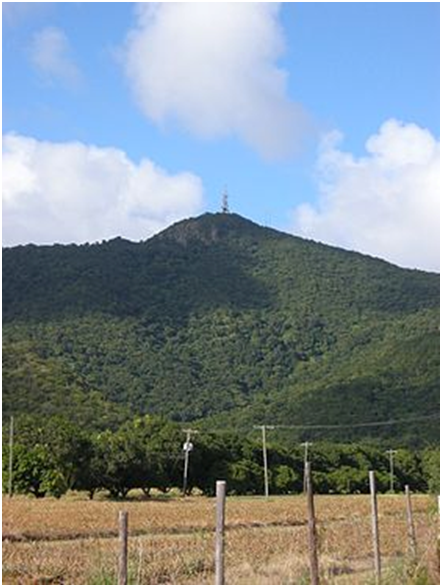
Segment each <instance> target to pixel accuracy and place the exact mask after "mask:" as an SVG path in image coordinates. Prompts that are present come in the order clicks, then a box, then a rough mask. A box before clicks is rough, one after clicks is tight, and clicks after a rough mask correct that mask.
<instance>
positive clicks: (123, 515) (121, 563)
mask: <svg viewBox="0 0 442 587" xmlns="http://www.w3.org/2000/svg"><path fill="white" fill-rule="evenodd" d="M127 529H128V514H127V512H123V511H120V512H118V542H119V553H118V585H127Z"/></svg>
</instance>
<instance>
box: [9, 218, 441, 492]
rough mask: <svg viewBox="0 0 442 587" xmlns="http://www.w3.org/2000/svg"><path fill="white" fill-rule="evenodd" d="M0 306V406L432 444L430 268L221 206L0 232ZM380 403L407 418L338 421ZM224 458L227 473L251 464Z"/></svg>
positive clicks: (80, 417)
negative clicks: (103, 229) (44, 238)
mask: <svg viewBox="0 0 442 587" xmlns="http://www.w3.org/2000/svg"><path fill="white" fill-rule="evenodd" d="M3 320H4V324H3V402H4V403H3V415H4V417H5V418H7V417H8V416H9V415H10V414H14V415H15V416H18V415H20V414H29V413H32V414H35V415H40V416H52V415H57V414H62V415H64V417H66V418H67V419H68V420H69V421H70V422H72V423H74V424H76V425H79V426H81V427H83V428H84V429H85V430H88V431H97V430H102V431H106V430H110V431H112V433H113V432H115V431H116V430H117V429H119V428H120V426H121V425H122V424H123V423H124V422H127V421H129V420H130V419H131V418H133V417H135V416H137V415H144V414H157V415H160V416H164V417H167V418H169V419H171V420H173V421H175V422H189V421H193V422H195V421H197V422H199V423H200V424H204V426H205V427H206V428H212V429H213V428H215V429H218V428H221V429H227V430H230V431H232V432H233V431H235V430H236V431H241V433H242V434H244V433H247V434H249V433H250V432H251V430H252V425H253V424H260V423H272V424H286V425H292V426H293V425H296V424H298V425H305V424H308V425H312V424H313V425H314V424H345V425H348V426H349V427H348V428H344V429H340V430H334V431H333V430H332V431H330V430H328V431H322V432H321V431H319V430H318V431H308V432H307V431H302V430H298V431H296V430H292V432H291V433H289V432H282V431H281V432H278V433H276V431H275V434H276V437H275V438H276V439H277V440H278V442H280V443H282V444H285V445H286V446H290V445H292V444H293V443H294V442H297V441H299V440H302V439H306V438H309V439H312V438H313V439H315V440H321V439H328V440H333V441H335V442H341V441H362V440H364V441H369V440H370V441H372V442H381V443H382V442H383V443H384V444H385V445H386V444H388V446H389V447H390V446H391V443H394V445H395V446H398V445H401V446H408V447H410V448H421V447H425V446H428V445H433V444H436V443H438V439H439V423H438V421H437V420H427V421H424V423H423V422H422V421H421V420H419V417H420V416H426V415H429V414H434V413H438V405H439V334H438V326H439V276H438V275H436V274H430V273H425V272H422V271H412V270H405V269H400V268H398V267H395V266H393V265H390V264H388V263H386V262H384V261H381V260H379V259H373V258H370V257H367V256H363V255H360V254H357V253H351V252H347V251H343V250H340V249H335V248H332V247H327V246H325V245H321V244H318V243H314V242H311V241H306V240H303V239H299V238H296V237H292V236H289V235H285V234H282V233H279V232H277V231H274V230H271V229H267V228H263V227H259V226H257V225H256V224H253V223H252V222H250V221H248V220H245V219H243V218H241V217H239V216H237V215H235V214H229V215H226V214H215V215H213V214H205V215H203V216H201V217H199V218H197V219H192V220H187V221H183V222H180V223H178V224H176V225H174V226H172V227H170V228H169V229H167V230H166V231H164V232H163V233H161V234H160V235H158V236H156V237H154V238H152V239H150V240H148V241H145V242H141V243H138V244H135V243H130V242H128V241H125V240H122V239H115V240H112V241H109V242H103V243H101V244H93V245H89V244H88V245H82V246H76V245H70V246H60V245H56V246H51V247H43V246H42V247H37V246H33V245H28V246H24V247H14V248H11V249H4V250H3ZM415 418H416V420H414V419H415ZM392 419H393V420H402V419H407V420H408V419H411V420H412V421H410V422H409V423H401V424H397V425H395V426H388V427H374V428H351V427H350V425H352V424H355V423H360V422H367V421H375V422H376V421H384V420H392ZM241 462H242V461H241V459H239V461H238V462H236V463H235V466H234V470H235V474H236V475H237V477H238V479H239V480H240V479H241V478H242V477H244V478H247V476H250V475H252V476H253V474H252V473H253V471H252V472H251V471H250V470H249V469H247V470H245V469H244V468H243V467H242V465H241ZM232 466H233V465H232ZM284 466H285V463H281V467H284ZM278 478H279V479H280V483H281V484H282V485H284V483H285V484H289V483H290V482H291V473H290V472H289V471H288V470H287V469H284V468H281V470H280V471H279V473H278Z"/></svg>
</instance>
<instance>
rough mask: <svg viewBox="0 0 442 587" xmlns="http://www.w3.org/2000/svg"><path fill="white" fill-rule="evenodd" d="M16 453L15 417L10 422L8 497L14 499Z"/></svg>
mask: <svg viewBox="0 0 442 587" xmlns="http://www.w3.org/2000/svg"><path fill="white" fill-rule="evenodd" d="M13 451H14V416H11V419H10V421H9V467H8V496H9V497H12V459H13Z"/></svg>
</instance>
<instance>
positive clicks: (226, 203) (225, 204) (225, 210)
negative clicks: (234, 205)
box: [221, 188, 230, 214]
mask: <svg viewBox="0 0 442 587" xmlns="http://www.w3.org/2000/svg"><path fill="white" fill-rule="evenodd" d="M221 212H222V213H223V214H229V212H230V210H229V194H228V192H227V188H224V191H223V199H222V206H221Z"/></svg>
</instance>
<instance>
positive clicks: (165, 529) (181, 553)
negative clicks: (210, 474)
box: [3, 496, 438, 585]
mask: <svg viewBox="0 0 442 587" xmlns="http://www.w3.org/2000/svg"><path fill="white" fill-rule="evenodd" d="M429 505H430V498H428V497H426V496H414V497H413V506H414V511H415V518H416V519H415V523H416V528H417V538H418V543H419V545H420V546H421V561H423V558H422V557H423V553H424V552H426V551H427V550H428V549H429V548H430V545H433V547H434V545H435V544H436V542H437V540H436V536H435V530H434V527H435V523H434V519H432V517H431V515H430V514H429ZM121 509H126V510H127V511H128V512H129V527H130V535H131V539H130V552H129V560H130V569H129V571H130V579H131V583H133V584H146V585H149V584H150V585H152V584H169V585H186V584H189V585H194V584H207V585H208V584H213V571H214V569H213V541H214V538H213V528H214V513H215V504H214V500H212V499H207V498H202V497H198V498H187V499H185V500H182V499H173V500H169V501H154V500H151V501H144V502H124V503H121V502H120V503H118V502H107V501H93V502H91V501H88V500H85V499H82V498H79V497H76V498H72V497H71V498H64V499H61V500H53V499H44V500H35V499H31V498H19V497H18V498H14V499H12V500H8V499H7V498H5V499H4V500H3V537H4V541H3V573H4V574H3V580H4V584H36V583H39V584H73V585H79V584H115V571H116V560H117V547H118V545H117V540H116V529H117V515H118V511H119V510H121ZM316 511H317V516H318V532H319V538H320V565H321V572H322V574H323V578H324V582H327V583H329V584H353V585H354V584H368V583H369V581H370V578H371V576H372V572H371V568H372V565H371V526H370V502H369V498H368V496H354V497H328V496H318V497H317V498H316ZM379 512H380V532H381V540H382V545H381V546H382V555H383V560H384V563H385V565H386V566H389V567H391V568H392V569H395V568H396V566H397V565H398V564H399V562H401V564H402V562H403V561H405V560H406V559H405V554H406V551H407V542H406V535H407V534H406V526H405V503H404V500H403V499H402V498H401V497H400V496H381V497H380V499H379ZM305 515H306V507H305V500H304V499H303V497H281V498H271V499H270V500H269V501H266V500H264V499H259V498H258V499H257V498H235V499H234V498H229V499H228V502H227V524H228V529H227V544H226V580H227V583H228V584H231V585H235V584H236V585H244V584H249V585H296V584H297V585H300V584H306V583H308V582H309V581H308V567H307V536H306V527H305V521H306V519H305ZM433 517H434V516H433ZM433 550H434V548H433ZM428 552H429V550H428ZM427 558H428V559H430V558H431V560H433V558H434V557H430V556H429V554H428V557H427ZM427 563H428V561H427V562H426V563H425V568H426V569H427V568H428V564H427ZM420 564H421V567H423V565H424V563H423V562H421V563H420ZM416 570H418V569H417V568H416V567H414V569H413V572H415V571H416ZM433 571H434V569H433ZM437 573H438V569H437ZM433 575H434V572H433ZM430 584H431V583H430Z"/></svg>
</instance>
